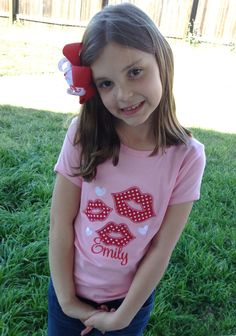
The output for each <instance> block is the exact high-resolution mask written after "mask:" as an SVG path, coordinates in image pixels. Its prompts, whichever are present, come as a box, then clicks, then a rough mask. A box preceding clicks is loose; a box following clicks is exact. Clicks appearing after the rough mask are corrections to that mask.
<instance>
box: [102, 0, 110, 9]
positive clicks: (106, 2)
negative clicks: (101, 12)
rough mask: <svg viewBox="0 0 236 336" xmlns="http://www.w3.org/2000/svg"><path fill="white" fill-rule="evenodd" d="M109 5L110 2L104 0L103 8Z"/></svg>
mask: <svg viewBox="0 0 236 336" xmlns="http://www.w3.org/2000/svg"><path fill="white" fill-rule="evenodd" d="M108 4H109V0H102V8H103V7H105V6H107V5H108Z"/></svg>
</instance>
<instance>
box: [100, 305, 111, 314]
mask: <svg viewBox="0 0 236 336" xmlns="http://www.w3.org/2000/svg"><path fill="white" fill-rule="evenodd" d="M99 309H101V310H102V311H105V312H108V311H109V309H108V307H107V306H106V305H101V306H100V307H99Z"/></svg>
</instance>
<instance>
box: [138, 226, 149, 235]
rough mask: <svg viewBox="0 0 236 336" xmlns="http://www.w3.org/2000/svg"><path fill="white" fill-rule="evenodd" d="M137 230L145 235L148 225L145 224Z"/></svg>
mask: <svg viewBox="0 0 236 336" xmlns="http://www.w3.org/2000/svg"><path fill="white" fill-rule="evenodd" d="M138 232H139V233H140V234H141V235H143V236H146V234H147V232H148V225H145V226H143V227H140V228H138Z"/></svg>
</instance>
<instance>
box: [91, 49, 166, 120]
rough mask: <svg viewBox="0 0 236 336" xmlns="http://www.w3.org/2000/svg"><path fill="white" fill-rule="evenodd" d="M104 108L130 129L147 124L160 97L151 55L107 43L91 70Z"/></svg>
mask: <svg viewBox="0 0 236 336" xmlns="http://www.w3.org/2000/svg"><path fill="white" fill-rule="evenodd" d="M91 69H92V72H93V79H94V82H95V84H96V87H97V89H98V92H99V94H100V96H101V99H102V102H103V104H104V105H105V107H106V108H107V109H108V111H110V113H111V114H113V115H114V116H115V117H117V118H118V119H119V120H121V121H122V122H123V123H125V124H127V125H129V126H139V125H142V124H144V123H145V122H147V123H148V124H149V121H150V119H151V115H152V113H153V111H154V110H155V109H156V107H157V106H158V105H159V103H160V100H161V96H162V85H161V80H160V74H159V68H158V65H157V62H156V59H155V57H154V55H152V54H149V53H146V52H143V51H140V50H138V49H134V48H128V47H124V46H121V45H119V44H116V43H109V44H108V45H107V46H106V47H105V48H104V49H103V52H102V53H101V55H100V56H99V58H98V59H97V60H96V61H95V62H94V63H93V64H92V66H91Z"/></svg>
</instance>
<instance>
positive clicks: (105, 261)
mask: <svg viewBox="0 0 236 336" xmlns="http://www.w3.org/2000/svg"><path fill="white" fill-rule="evenodd" d="M76 126H77V122H76V118H75V119H74V120H73V121H72V123H71V125H70V127H69V129H68V132H67V135H66V137H65V140H64V144H63V147H62V150H61V153H60V156H59V158H58V161H57V164H56V165H55V171H56V172H58V173H60V174H61V175H63V176H64V177H66V178H67V179H68V180H70V181H71V182H72V183H74V184H75V185H77V186H78V187H80V188H81V204H80V211H79V212H78V215H77V217H76V219H75V223H74V224H75V267H74V279H75V285H76V291H77V294H78V295H80V296H82V297H85V298H88V299H91V300H94V301H96V302H98V303H101V302H106V301H110V300H114V299H118V298H122V297H125V295H126V294H127V292H128V290H129V287H130V285H131V282H132V280H133V277H134V275H135V272H136V270H137V267H138V264H139V262H140V260H141V259H142V257H143V256H144V254H145V253H146V251H147V249H148V247H149V244H150V242H151V240H152V238H153V236H154V235H155V234H156V233H157V232H158V230H159V228H160V226H161V223H162V221H163V217H164V215H165V212H166V209H167V207H168V205H172V204H178V203H183V202H189V201H193V200H197V199H199V197H200V186H201V180H202V175H203V171H204V167H205V154H204V146H203V145H202V144H201V143H199V142H198V141H197V140H195V139H190V141H189V144H188V145H179V146H171V147H169V148H167V149H166V151H165V153H164V154H162V153H160V154H158V155H155V156H151V157H149V154H150V152H149V151H138V150H134V149H131V148H129V147H127V146H124V145H122V144H121V148H120V156H119V163H118V165H117V166H116V167H114V166H113V164H112V162H111V160H108V161H106V162H105V163H103V164H101V165H99V166H98V167H97V176H96V178H95V179H94V180H93V181H92V182H89V183H88V182H85V181H84V180H83V179H82V178H81V177H78V176H72V175H74V173H75V171H74V169H73V168H74V167H78V166H79V155H80V150H79V147H78V146H73V139H74V134H75V131H76Z"/></svg>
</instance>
